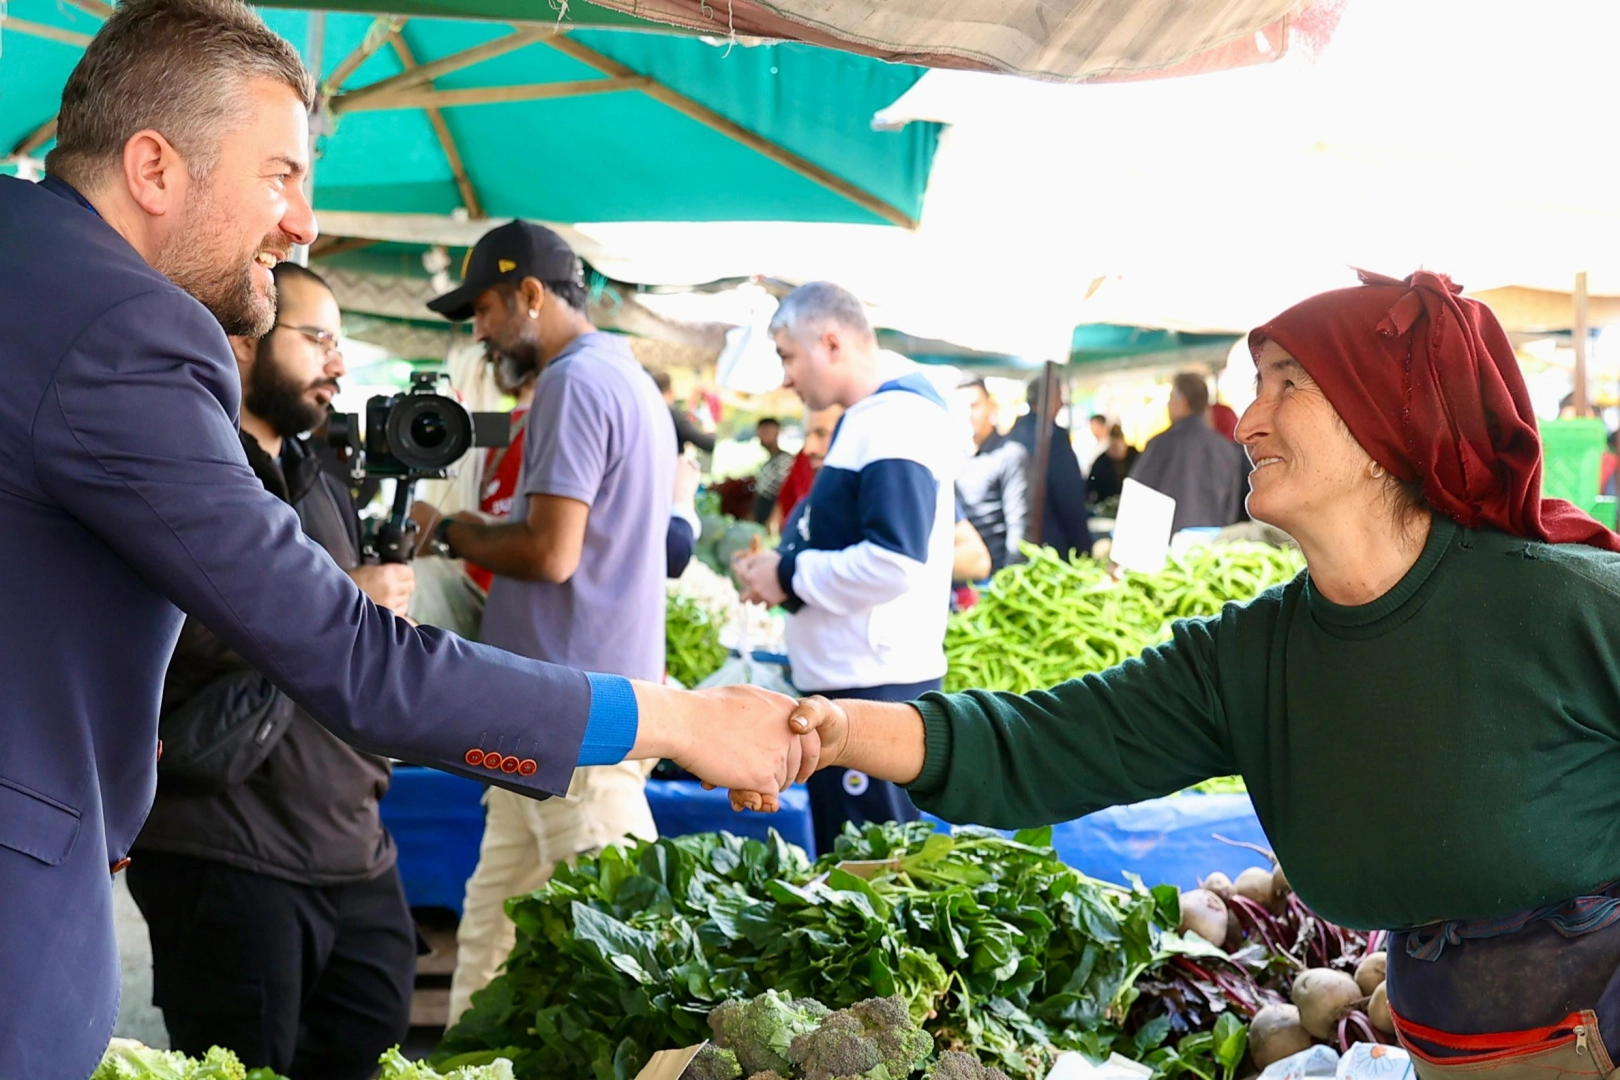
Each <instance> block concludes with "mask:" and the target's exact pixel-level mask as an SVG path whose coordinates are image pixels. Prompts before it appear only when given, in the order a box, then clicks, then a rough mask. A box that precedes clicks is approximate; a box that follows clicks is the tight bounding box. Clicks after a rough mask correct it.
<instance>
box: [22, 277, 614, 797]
mask: <svg viewBox="0 0 1620 1080" xmlns="http://www.w3.org/2000/svg"><path fill="white" fill-rule="evenodd" d="M231 355H232V354H231V352H230V349H229V347H228V345H227V342H226V341H225V339H224V335H223V333H222V332H221V331H220V329H219V327H218V325H217V324H216V323H214V322H213V320H212V319H211V318H209V317H208V316H207V314H206V312H204V311H203V309H202V308H200V307H198V306H197V305H196V304H194V303H191V302H189V300H187V299H186V298H184V297H181V296H179V295H177V294H171V293H167V292H163V291H158V292H154V293H148V294H145V295H141V296H136V297H134V298H132V299H129V300H125V301H124V302H123V303H121V304H118V305H116V306H114V307H112V308H110V309H109V310H108V311H107V312H106V313H104V314H103V315H102V316H101V317H100V318H98V319H97V320H96V321H95V322H93V323H92V324H90V326H89V328H88V329H87V330H86V331H85V332H84V333H83V334H82V335H81V336H80V337H79V339H78V340H77V342H76V343H75V344H74V346H73V347H72V348H71V349H70V350H69V351H68V352H67V353H66V354H65V355H64V356H63V358H62V360H61V362H60V364H59V366H58V368H57V371H56V373H55V378H54V380H53V382H52V384H51V387H50V389H49V390H48V392H47V394H46V396H45V398H44V400H43V402H42V403H41V406H40V410H39V413H38V415H37V416H36V417H35V425H34V452H35V460H34V463H33V464H34V472H35V475H36V477H37V480H38V483H39V485H40V487H41V488H42V490H44V491H45V492H46V493H47V494H48V495H49V497H51V498H52V499H54V500H56V501H57V502H59V503H60V505H61V506H62V507H63V508H64V509H66V510H67V511H68V512H69V513H71V514H72V515H73V516H74V517H75V518H77V519H78V520H79V521H80V522H81V523H82V524H83V525H84V526H85V527H86V528H88V529H89V530H91V531H92V532H93V533H95V534H96V535H97V536H98V537H100V538H101V539H102V540H103V541H104V542H105V543H106V544H108V545H109V546H110V547H112V548H113V549H114V550H115V551H116V552H117V553H118V554H119V555H120V556H121V557H122V558H123V559H124V560H126V561H127V562H128V563H129V564H130V566H131V567H133V568H134V569H135V570H136V572H137V573H139V574H140V575H141V576H142V577H144V578H145V579H146V580H147V581H148V582H149V583H150V584H151V585H152V586H153V587H155V588H156V589H157V590H159V591H160V592H162V593H163V594H164V595H166V596H167V597H168V598H169V599H170V600H172V601H173V602H174V603H175V604H176V605H178V606H179V607H180V608H182V609H184V610H185V611H186V612H188V613H190V614H192V615H195V616H196V617H197V618H198V619H200V620H201V621H202V622H203V623H204V624H205V625H206V626H208V627H209V628H210V629H212V630H213V631H214V632H215V633H217V634H218V635H219V636H220V637H221V638H222V639H223V640H224V641H225V642H226V643H228V644H229V645H230V646H231V647H232V648H234V649H235V650H236V651H237V652H239V653H240V654H241V655H242V656H243V657H244V658H246V659H247V660H248V661H249V662H250V663H251V664H252V665H253V666H254V667H255V668H257V669H258V670H259V671H262V672H264V673H265V674H266V675H268V676H270V678H271V679H272V680H274V681H275V682H276V683H277V684H278V685H279V686H281V687H282V689H283V690H285V691H286V692H287V693H288V694H289V695H291V696H292V697H293V698H294V699H295V700H296V701H297V702H298V703H299V704H300V705H301V706H303V707H304V708H305V709H306V710H307V711H308V712H309V713H310V715H312V716H314V717H315V718H316V719H317V720H319V721H320V722H321V723H323V724H325V725H326V726H327V727H328V728H330V729H331V730H332V732H333V733H334V734H336V735H338V736H339V737H340V738H342V739H344V740H346V741H348V742H350V743H353V744H354V745H355V746H358V747H360V748H362V749H364V750H368V751H371V752H373V753H378V754H387V755H391V756H393V757H397V758H400V759H403V760H405V761H411V762H415V763H418V764H422V765H430V766H433V767H436V768H440V769H444V770H446V771H449V772H454V773H460V774H463V775H466V776H471V777H474V778H476V779H478V780H482V781H485V782H489V783H494V784H498V785H500V786H502V787H506V788H510V789H512V790H515V791H520V792H527V793H530V794H540V793H550V794H561V793H563V792H565V791H566V790H567V788H568V782H569V778H570V776H571V774H572V772H573V770H574V766H575V763H576V761H577V760H578V757H579V753H580V746H581V741H582V738H583V735H584V731H585V728H586V724H587V720H588V719H589V718H590V714H591V709H592V698H593V679H594V680H601V679H602V677H599V676H598V677H587V676H586V675H585V674H584V673H583V672H579V671H574V670H571V669H568V668H563V667H557V666H553V665H550V664H544V663H540V662H538V661H534V660H528V659H523V658H520V657H517V656H513V655H511V654H508V653H504V652H500V651H498V650H496V649H492V648H488V647H486V646H482V645H477V644H473V643H471V642H468V641H465V640H463V639H461V638H458V637H456V636H454V635H452V634H449V633H446V632H444V631H441V630H438V629H435V628H432V627H425V626H424V627H412V626H411V625H410V624H409V623H407V622H405V621H403V620H401V619H397V618H395V617H394V616H393V615H392V614H390V613H389V612H387V611H384V610H381V609H379V608H378V607H376V606H375V605H374V604H372V603H371V601H370V600H369V599H368V598H367V597H366V596H365V594H364V593H362V592H361V591H360V590H359V588H357V587H356V586H355V585H354V583H353V581H352V580H351V579H350V578H349V576H348V575H347V574H345V573H344V572H343V571H342V570H340V569H339V568H338V567H337V565H336V564H335V563H333V561H332V560H331V558H330V557H329V556H328V555H327V554H326V552H325V551H323V550H322V549H321V548H320V547H318V546H317V545H316V544H314V543H313V542H311V541H310V540H309V539H307V538H306V537H305V536H304V535H303V531H302V530H301V529H300V528H299V523H298V517H297V515H296V514H295V513H294V511H293V510H292V509H291V508H290V507H288V506H287V505H286V504H284V503H282V502H281V501H280V500H278V499H276V498H275V497H274V496H272V495H270V494H269V493H268V492H266V491H265V490H264V488H263V486H262V485H260V484H259V482H258V481H257V480H256V479H255V478H254V476H253V473H252V472H251V470H250V469H249V468H248V465H247V461H246V459H245V457H244V456H243V453H242V449H241V444H240V443H239V441H238V437H237V433H236V422H235V418H236V412H237V407H238V397H239V395H240V384H239V376H238V374H237V372H236V370H235V366H234V364H233V363H231ZM107 599H108V600H109V601H115V600H116V598H107ZM113 610H116V607H113ZM617 682H618V683H622V682H623V680H617ZM598 685H599V686H600V685H601V683H600V682H599V683H598ZM623 689H628V686H627V685H626V686H624V687H618V686H617V683H615V685H614V686H613V687H609V688H608V692H607V693H604V694H603V695H602V696H603V697H604V698H612V699H614V703H613V706H612V707H613V708H616V709H618V710H620V711H622V710H623V709H624V708H625V707H626V706H625V703H624V697H625V696H626V695H622V694H618V693H615V692H613V691H615V690H623ZM633 700H634V699H633V697H632V698H630V702H631V704H630V705H629V708H631V709H633V708H634V705H633ZM631 719H632V722H633V716H632V718H631ZM475 752H477V760H478V763H477V764H474V757H475ZM486 763H487V764H486Z"/></svg>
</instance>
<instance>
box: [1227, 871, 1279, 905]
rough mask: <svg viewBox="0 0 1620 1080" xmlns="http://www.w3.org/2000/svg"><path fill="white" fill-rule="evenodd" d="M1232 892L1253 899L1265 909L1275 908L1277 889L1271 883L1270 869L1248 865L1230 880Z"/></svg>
mask: <svg viewBox="0 0 1620 1080" xmlns="http://www.w3.org/2000/svg"><path fill="white" fill-rule="evenodd" d="M1232 892H1234V893H1235V894H1237V895H1238V896H1242V897H1245V898H1247V899H1249V900H1253V901H1254V902H1255V903H1257V904H1259V905H1260V906H1261V907H1263V908H1265V909H1266V910H1267V911H1276V910H1277V890H1276V888H1275V886H1274V885H1273V883H1272V877H1271V871H1270V870H1265V869H1262V868H1260V867H1258V866H1251V867H1249V868H1248V869H1247V870H1245V871H1243V873H1241V874H1239V875H1238V876H1237V880H1236V881H1234V882H1232Z"/></svg>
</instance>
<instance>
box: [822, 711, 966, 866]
mask: <svg viewBox="0 0 1620 1080" xmlns="http://www.w3.org/2000/svg"><path fill="white" fill-rule="evenodd" d="M940 682H941V680H939V679H929V680H927V681H926V682H920V683H907V684H904V685H900V684H895V685H890V686H865V687H860V688H858V689H854V690H817V691H815V693H817V694H819V695H821V696H822V697H825V698H857V699H859V700H861V701H911V700H912V699H914V698H918V697H921V696H922V695H923V694H926V693H928V691H930V690H938V689H939V687H940ZM805 787H806V788H808V789H809V791H810V818H811V822H812V824H813V825H814V827H815V832H816V854H817V855H818V856H820V855H825V854H827V853H828V852H830V851H832V849H833V845H834V844H835V843H836V842H837V840H838V835H839V834H840V833H842V832H843V831H844V823H845V822H846V821H850V822H854V823H855V824H856V825H865V824H866V823H867V822H869V821H916V820H917V818H918V817H919V816H920V815H919V814H918V811H917V807H916V806H915V805H914V804H913V803H912V801H911V796H909V795H907V794H906V789H905V788H903V787H901V786H900V785H899V784H891V783H889V781H887V780H874V779H872V778H871V777H870V776H867V775H866V774H865V773H862V772H856V771H855V770H854V769H843V768H836V767H835V768H830V769H822V770H821V771H820V772H818V773H816V774H815V775H814V776H812V777H811V778H810V779H809V780H808V781H807V782H806V783H805Z"/></svg>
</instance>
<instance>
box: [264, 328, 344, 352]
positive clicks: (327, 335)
mask: <svg viewBox="0 0 1620 1080" xmlns="http://www.w3.org/2000/svg"><path fill="white" fill-rule="evenodd" d="M275 329H278V330H291V331H292V332H293V333H295V334H303V335H304V336H305V337H307V338H308V339H309V340H310V341H312V342H314V343H315V344H317V345H319V346H320V347H321V348H323V349H325V350H326V351H327V352H329V353H337V354H338V355H339V356H341V355H343V350H342V349H340V348H338V336H337V335H336V334H334V333H332V331H330V330H322V329H321V328H320V327H318V326H293V325H292V324H291V323H279V322H278V323H276V324H275Z"/></svg>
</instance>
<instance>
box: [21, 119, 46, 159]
mask: <svg viewBox="0 0 1620 1080" xmlns="http://www.w3.org/2000/svg"><path fill="white" fill-rule="evenodd" d="M54 138H56V117H54V116H53V117H51V118H50V119H49V120H47V121H45V122H44V123H43V124H41V125H39V127H37V128H35V129H34V130H33V131H31V132H29V133H28V134H27V135H25V136H23V140H22V142H20V143H18V144H17V145H16V146H13V147H12V148H11V156H12V157H27V156H28V155H30V154H32V153H33V152H34V151H35V150H38V149H39V148H40V147H42V146H44V145H45V144H46V143H48V142H50V141H51V140H52V139H54Z"/></svg>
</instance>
